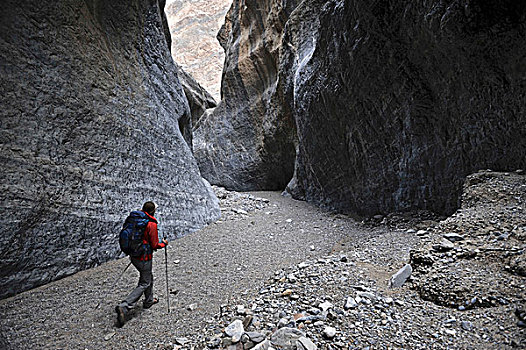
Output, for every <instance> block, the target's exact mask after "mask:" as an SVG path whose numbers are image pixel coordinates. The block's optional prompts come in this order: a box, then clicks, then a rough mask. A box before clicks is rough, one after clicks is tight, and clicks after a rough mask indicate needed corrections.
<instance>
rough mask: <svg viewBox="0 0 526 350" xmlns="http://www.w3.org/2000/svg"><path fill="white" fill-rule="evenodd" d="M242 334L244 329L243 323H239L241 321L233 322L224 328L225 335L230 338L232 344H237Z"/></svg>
mask: <svg viewBox="0 0 526 350" xmlns="http://www.w3.org/2000/svg"><path fill="white" fill-rule="evenodd" d="M244 332H245V329H244V328H243V322H241V320H235V321H234V322H232V323H230V324H229V325H228V327H226V328H225V333H226V334H227V335H228V336H230V337H232V342H233V343H237V342H239V341H240V340H241V336H242V335H243V333H244Z"/></svg>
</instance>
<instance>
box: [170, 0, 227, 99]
mask: <svg viewBox="0 0 526 350" xmlns="http://www.w3.org/2000/svg"><path fill="white" fill-rule="evenodd" d="M231 4H232V0H192V1H188V0H168V1H167V4H166V16H167V19H168V23H169V25H170V32H171V35H172V56H173V58H174V60H175V61H176V62H177V63H178V64H179V65H181V67H182V68H183V69H184V71H185V72H187V73H189V74H190V75H191V76H193V77H194V78H195V79H196V80H197V81H198V82H199V84H200V85H201V86H203V87H204V88H205V89H206V90H207V91H208V92H210V94H211V95H212V96H213V98H214V99H215V100H216V101H219V100H220V99H221V97H220V88H221V72H222V70H223V63H224V59H225V53H224V51H223V49H222V48H221V46H220V45H219V43H218V41H217V39H216V35H217V32H218V31H219V29H220V28H221V25H222V24H223V22H224V19H225V14H226V12H227V11H228V8H229V7H230V5H231Z"/></svg>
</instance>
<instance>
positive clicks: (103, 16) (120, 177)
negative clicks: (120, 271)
mask: <svg viewBox="0 0 526 350" xmlns="http://www.w3.org/2000/svg"><path fill="white" fill-rule="evenodd" d="M163 6H164V2H157V1H110V2H107V1H96V0H92V1H80V0H70V1H60V2H56V1H39V2H34V1H7V2H5V3H4V4H3V6H2V13H1V16H2V18H1V21H0V33H1V34H0V35H1V37H0V61H1V64H0V77H1V78H0V79H1V84H0V89H1V94H0V96H1V97H0V99H1V106H2V110H1V124H2V128H1V137H0V140H1V157H2V170H1V177H2V179H3V181H2V191H1V194H0V197H1V200H0V203H1V209H2V215H1V218H0V227H1V228H2V230H1V234H0V245H2V247H4V249H2V250H1V253H0V285H1V286H2V289H1V290H0V297H5V296H7V295H11V294H13V293H16V292H19V291H22V290H24V289H28V288H31V287H34V286H37V285H40V284H43V283H46V282H49V281H52V280H55V279H58V278H60V277H63V276H66V275H69V274H72V273H75V272H77V271H79V270H81V269H85V268H88V267H92V266H94V265H97V264H100V263H102V262H104V261H107V260H109V259H112V258H115V257H116V256H118V255H119V254H120V250H119V247H118V243H117V242H118V240H117V235H118V232H119V230H120V227H121V225H122V222H123V220H124V218H125V217H126V215H127V214H128V213H129V211H131V210H134V209H137V208H140V206H141V205H142V203H143V202H144V201H146V200H149V199H153V200H155V201H156V202H158V203H159V205H160V209H159V213H158V215H157V216H158V218H159V220H160V229H161V234H166V235H167V236H168V237H169V238H174V237H175V236H181V235H184V234H186V233H188V232H191V231H193V230H196V229H199V228H201V227H203V226H204V225H206V224H207V223H209V222H210V221H212V220H215V219H217V218H218V217H219V215H220V212H219V207H218V201H217V199H216V197H215V196H214V194H213V192H212V191H211V188H210V187H209V185H208V184H207V183H206V182H205V181H203V179H202V178H201V177H200V174H199V170H198V168H197V164H196V162H195V160H194V158H193V156H192V154H191V151H190V148H189V147H188V146H187V144H186V143H185V141H184V139H183V137H182V135H181V132H180V131H179V128H178V121H177V119H178V118H179V117H181V116H183V115H184V114H185V113H186V114H189V110H188V103H187V101H186V99H185V98H184V94H183V90H182V88H181V85H180V84H179V83H178V81H177V80H175V81H174V77H176V76H177V75H176V74H177V72H176V67H175V66H174V64H173V61H172V59H171V57H170V52H169V46H168V44H167V41H166V37H165V35H166V33H167V30H168V29H167V26H166V22H165V21H164V19H163V14H162V10H163Z"/></svg>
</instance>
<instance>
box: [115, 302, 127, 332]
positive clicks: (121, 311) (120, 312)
mask: <svg viewBox="0 0 526 350" xmlns="http://www.w3.org/2000/svg"><path fill="white" fill-rule="evenodd" d="M115 312H116V313H117V322H118V323H119V327H122V326H124V324H125V323H126V319H125V317H124V309H123V308H122V307H121V306H116V307H115Z"/></svg>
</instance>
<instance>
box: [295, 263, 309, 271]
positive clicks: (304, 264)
mask: <svg viewBox="0 0 526 350" xmlns="http://www.w3.org/2000/svg"><path fill="white" fill-rule="evenodd" d="M308 266H309V264H307V263H306V262H302V263H299V264H298V268H300V269H305V268H307V267H308Z"/></svg>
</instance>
